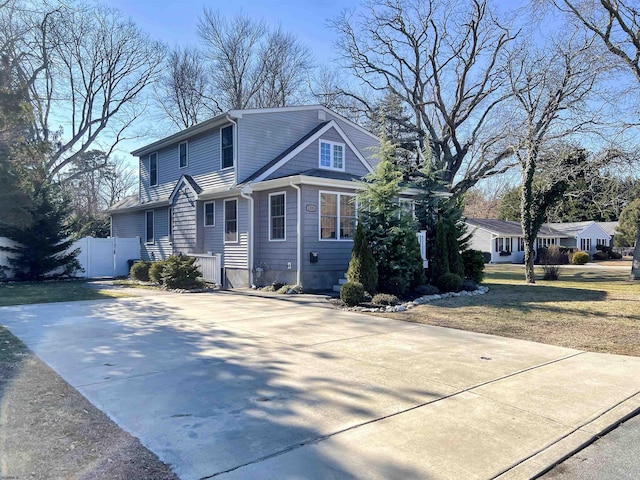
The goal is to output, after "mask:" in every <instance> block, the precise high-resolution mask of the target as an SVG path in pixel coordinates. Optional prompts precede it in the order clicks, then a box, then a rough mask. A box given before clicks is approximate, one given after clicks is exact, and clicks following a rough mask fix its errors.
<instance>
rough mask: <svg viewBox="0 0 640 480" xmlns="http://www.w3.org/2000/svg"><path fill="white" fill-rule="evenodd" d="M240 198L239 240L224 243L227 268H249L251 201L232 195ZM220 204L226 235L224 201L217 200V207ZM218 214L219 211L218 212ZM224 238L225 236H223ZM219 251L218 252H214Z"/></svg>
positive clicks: (221, 221) (237, 198) (221, 222)
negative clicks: (248, 240)
mask: <svg viewBox="0 0 640 480" xmlns="http://www.w3.org/2000/svg"><path fill="white" fill-rule="evenodd" d="M232 198H234V199H236V200H238V241H237V242H231V243H224V247H223V248H224V252H223V253H224V266H225V268H241V269H247V268H248V261H247V260H248V259H247V256H248V250H247V246H248V242H247V239H248V229H249V202H248V201H247V200H246V199H244V198H242V197H232ZM218 205H219V206H220V209H221V214H222V215H221V219H220V228H221V232H222V235H224V222H223V218H224V201H223V200H218V201H216V207H217V206H218ZM216 214H217V212H216ZM222 238H223V239H224V236H223V237H222ZM214 253H218V252H214Z"/></svg>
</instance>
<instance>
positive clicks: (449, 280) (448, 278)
mask: <svg viewBox="0 0 640 480" xmlns="http://www.w3.org/2000/svg"><path fill="white" fill-rule="evenodd" d="M438 288H439V289H440V291H442V292H459V291H460V289H461V288H462V277H460V275H456V274H455V273H445V274H444V275H442V276H441V277H440V278H439V279H438Z"/></svg>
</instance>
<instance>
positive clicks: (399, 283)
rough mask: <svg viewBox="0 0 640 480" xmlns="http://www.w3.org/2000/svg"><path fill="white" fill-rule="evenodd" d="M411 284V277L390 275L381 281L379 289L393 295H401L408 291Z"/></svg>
mask: <svg viewBox="0 0 640 480" xmlns="http://www.w3.org/2000/svg"><path fill="white" fill-rule="evenodd" d="M408 286H409V279H408V278H405V277H390V278H387V279H384V280H382V281H381V282H380V285H379V287H380V288H379V290H381V291H382V292H384V293H390V294H391V295H396V296H400V295H402V294H403V293H404V292H406V290H407V287H408Z"/></svg>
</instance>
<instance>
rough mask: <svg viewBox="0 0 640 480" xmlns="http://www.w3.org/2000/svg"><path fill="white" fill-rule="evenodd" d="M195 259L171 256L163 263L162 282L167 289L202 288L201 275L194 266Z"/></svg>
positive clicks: (184, 256)
mask: <svg viewBox="0 0 640 480" xmlns="http://www.w3.org/2000/svg"><path fill="white" fill-rule="evenodd" d="M195 262H196V259H195V257H187V256H186V255H182V254H180V255H171V256H170V257H169V258H167V259H166V260H165V261H164V269H163V271H162V280H163V282H164V285H165V286H166V287H167V288H181V289H193V288H202V287H203V286H204V282H203V281H202V278H201V277H202V274H201V273H200V270H198V267H197V266H196V265H195Z"/></svg>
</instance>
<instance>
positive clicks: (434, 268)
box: [429, 220, 449, 282]
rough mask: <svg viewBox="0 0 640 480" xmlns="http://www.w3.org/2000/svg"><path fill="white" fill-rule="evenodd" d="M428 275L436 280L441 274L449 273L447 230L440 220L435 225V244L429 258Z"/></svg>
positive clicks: (433, 280)
mask: <svg viewBox="0 0 640 480" xmlns="http://www.w3.org/2000/svg"><path fill="white" fill-rule="evenodd" d="M429 266H430V267H429V276H430V277H431V281H432V282H436V281H437V280H438V279H439V278H440V277H441V276H442V275H444V274H445V273H449V251H448V248H447V231H446V227H445V224H444V222H443V221H442V220H438V223H437V225H436V235H435V244H434V248H433V251H432V255H431V258H430V260H429Z"/></svg>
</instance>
